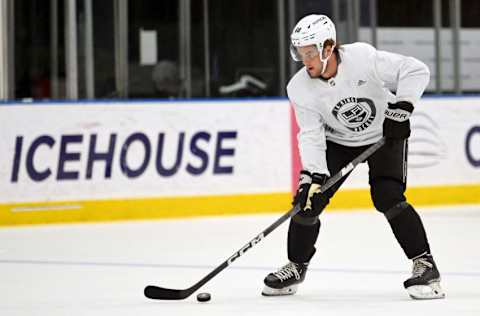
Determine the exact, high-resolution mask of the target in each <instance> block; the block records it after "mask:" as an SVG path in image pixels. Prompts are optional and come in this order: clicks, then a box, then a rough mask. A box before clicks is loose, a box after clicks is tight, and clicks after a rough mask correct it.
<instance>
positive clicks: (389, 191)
mask: <svg viewBox="0 0 480 316" xmlns="http://www.w3.org/2000/svg"><path fill="white" fill-rule="evenodd" d="M290 50H291V55H292V58H293V59H294V60H295V61H301V62H303V64H304V67H303V68H302V69H300V70H299V71H298V72H297V73H296V74H295V75H294V76H293V77H292V79H291V80H290V82H289V83H288V85H287V93H288V97H289V99H290V101H291V103H292V104H293V106H294V109H295V114H296V118H297V122H298V125H299V127H300V132H299V135H298V140H299V150H300V156H301V160H302V165H303V170H302V171H301V173H300V180H299V184H298V190H297V193H296V195H295V197H294V204H298V203H299V204H300V205H301V207H302V211H300V212H299V213H298V214H297V215H295V216H294V217H293V218H292V219H291V221H290V225H289V230H288V242H287V252H288V259H289V261H290V262H289V263H288V264H286V265H285V266H283V267H281V268H280V269H279V270H278V271H277V272H274V273H270V274H269V275H267V277H266V278H265V280H264V283H265V287H264V289H263V292H262V294H263V295H266V296H277V295H288V294H294V293H295V292H296V290H297V286H298V284H299V283H301V282H302V281H303V280H304V279H305V274H306V272H307V267H308V263H309V261H310V260H311V259H312V257H313V255H314V253H315V247H314V245H315V242H316V240H317V237H318V233H319V229H320V220H319V215H320V214H321V213H322V211H323V210H324V208H325V207H326V206H327V204H328V203H329V200H330V198H331V197H332V196H333V195H334V194H335V192H336V191H337V190H338V188H339V187H340V186H341V184H342V183H343V181H345V179H346V177H347V176H348V175H347V176H345V177H344V178H343V179H342V180H341V181H339V182H338V183H337V184H336V185H334V186H333V187H332V188H331V189H329V190H327V192H325V193H324V194H321V193H320V192H319V190H318V189H319V187H320V186H321V185H322V184H324V183H325V181H326V180H327V178H328V177H329V176H330V175H331V174H335V173H337V172H338V171H339V170H340V169H341V168H342V167H344V166H345V165H346V164H347V163H348V162H350V161H351V160H353V159H354V158H355V157H356V156H357V155H358V154H360V153H361V152H362V151H364V150H365V149H366V148H368V146H369V145H371V144H373V143H375V142H377V141H378V140H380V138H381V137H382V135H383V136H385V137H386V139H387V141H386V144H385V145H384V146H383V147H382V148H380V149H379V150H378V151H377V152H376V153H374V154H373V155H372V156H371V157H370V158H369V159H367V163H368V167H369V184H370V192H371V198H372V201H373V204H374V205H375V208H376V209H377V210H378V211H380V212H382V213H383V214H384V215H385V218H386V220H387V221H388V223H389V224H390V227H391V229H392V231H393V234H394V235H395V237H396V239H397V241H398V243H399V244H400V246H401V247H402V249H403V251H404V252H405V255H406V256H407V257H408V258H409V259H411V260H413V272H412V276H411V277H410V278H409V279H407V280H406V281H405V282H404V287H405V288H406V290H407V291H408V293H409V295H410V296H411V297H412V298H415V299H433V298H443V297H444V293H443V291H442V289H441V287H440V274H439V272H438V270H437V267H436V265H435V261H434V260H433V257H432V255H431V253H430V247H429V244H428V241H427V236H426V233H425V229H424V226H423V224H422V221H421V219H420V217H419V215H418V213H417V212H416V211H415V209H414V208H413V207H412V205H410V204H409V203H408V202H407V201H406V198H405V196H404V192H405V189H406V176H407V174H406V171H407V145H408V141H407V139H408V137H409V136H410V123H409V116H410V114H411V113H412V111H413V109H414V104H415V103H416V102H417V101H418V100H419V99H420V97H421V95H422V93H423V91H424V89H425V88H426V86H427V84H428V81H429V77H430V74H429V70H428V68H427V66H426V65H425V64H423V63H422V62H420V61H419V60H417V59H414V58H412V57H406V56H402V55H398V54H394V53H390V52H385V51H380V50H376V49H375V48H374V47H372V46H371V45H369V44H366V43H353V44H348V45H342V46H341V47H340V45H339V44H338V43H337V41H336V31H335V25H334V24H333V23H332V21H331V20H330V19H329V18H328V17H327V16H325V15H308V16H306V17H304V18H302V19H301V20H300V21H299V22H298V23H297V25H296V26H295V28H294V29H293V32H292V34H291V48H290ZM392 91H393V92H395V94H394V93H392Z"/></svg>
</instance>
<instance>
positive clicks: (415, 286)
mask: <svg viewBox="0 0 480 316" xmlns="http://www.w3.org/2000/svg"><path fill="white" fill-rule="evenodd" d="M403 286H404V287H405V289H406V290H407V292H408V294H409V295H410V297H411V298H414V299H418V300H429V299H436V298H444V297H445V293H444V292H443V290H442V288H441V287H440V273H439V272H438V269H437V266H436V264H435V261H433V257H432V256H431V255H430V254H427V255H423V256H421V257H419V258H416V259H414V260H413V271H412V276H411V277H410V278H409V279H407V280H406V281H405V282H403Z"/></svg>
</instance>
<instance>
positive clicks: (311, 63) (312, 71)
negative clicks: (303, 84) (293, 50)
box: [297, 45, 335, 78]
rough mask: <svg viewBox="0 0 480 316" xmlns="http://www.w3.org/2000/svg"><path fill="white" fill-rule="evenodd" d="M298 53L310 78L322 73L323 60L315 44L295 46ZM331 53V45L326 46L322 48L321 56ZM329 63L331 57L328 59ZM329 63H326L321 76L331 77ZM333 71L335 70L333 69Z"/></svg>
mask: <svg viewBox="0 0 480 316" xmlns="http://www.w3.org/2000/svg"><path fill="white" fill-rule="evenodd" d="M297 52H298V55H299V56H300V57H301V59H302V62H303V64H304V65H305V67H306V68H307V72H308V74H309V75H310V77H312V78H318V77H320V75H321V74H322V68H323V62H322V60H321V59H320V52H319V51H318V49H317V46H315V45H309V46H303V47H297ZM331 53H332V47H331V46H327V47H325V48H324V49H323V52H322V54H323V58H325V57H327V56H329V55H330V54H331ZM330 63H331V59H330ZM330 68H331V67H329V65H327V69H326V70H325V72H324V73H323V75H322V76H323V77H325V78H329V77H331V74H330V73H331V72H332V70H331V69H330ZM333 72H335V71H334V70H333Z"/></svg>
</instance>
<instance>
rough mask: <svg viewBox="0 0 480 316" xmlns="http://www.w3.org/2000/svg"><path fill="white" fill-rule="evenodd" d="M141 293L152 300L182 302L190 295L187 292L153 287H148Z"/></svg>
mask: <svg viewBox="0 0 480 316" xmlns="http://www.w3.org/2000/svg"><path fill="white" fill-rule="evenodd" d="M143 293H144V294H145V296H146V297H148V298H150V299H152V300H183V299H185V298H187V297H188V296H190V294H192V293H190V292H189V291H187V290H174V289H166V288H163V287H159V286H155V285H148V286H147V287H145V290H144V291H143Z"/></svg>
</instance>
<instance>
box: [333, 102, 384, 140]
mask: <svg viewBox="0 0 480 316" xmlns="http://www.w3.org/2000/svg"><path fill="white" fill-rule="evenodd" d="M332 114H333V116H335V118H336V119H337V120H338V121H340V122H341V123H342V124H343V125H344V126H345V127H347V128H348V129H349V130H351V131H354V132H360V131H363V130H365V129H366V128H367V127H369V126H370V125H372V122H373V120H374V119H375V116H376V114H377V110H376V109H375V105H374V103H373V101H372V100H370V99H367V98H355V97H348V98H345V99H342V100H341V101H340V102H338V103H337V104H336V105H335V107H334V108H333V110H332Z"/></svg>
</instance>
